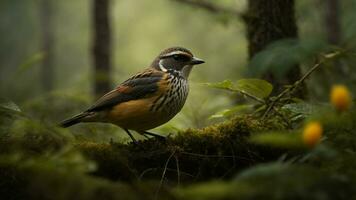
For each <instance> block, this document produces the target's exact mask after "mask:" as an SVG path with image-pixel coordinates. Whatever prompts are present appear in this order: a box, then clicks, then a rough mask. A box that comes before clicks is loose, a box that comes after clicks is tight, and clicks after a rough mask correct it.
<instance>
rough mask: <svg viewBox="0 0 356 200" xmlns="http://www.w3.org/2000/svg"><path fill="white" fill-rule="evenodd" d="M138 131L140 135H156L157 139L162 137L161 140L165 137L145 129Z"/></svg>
mask: <svg viewBox="0 0 356 200" xmlns="http://www.w3.org/2000/svg"><path fill="white" fill-rule="evenodd" d="M139 133H140V134H142V135H150V136H153V137H156V138H158V139H163V140H165V139H166V137H164V136H162V135H158V134H155V133H150V132H147V131H139Z"/></svg>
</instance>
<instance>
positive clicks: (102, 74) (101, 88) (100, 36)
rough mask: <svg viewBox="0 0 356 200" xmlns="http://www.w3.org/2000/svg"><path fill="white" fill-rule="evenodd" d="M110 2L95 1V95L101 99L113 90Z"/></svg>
mask: <svg viewBox="0 0 356 200" xmlns="http://www.w3.org/2000/svg"><path fill="white" fill-rule="evenodd" d="M109 6H110V0H93V33H94V35H93V49H92V53H93V62H94V94H95V96H96V97H99V96H101V95H103V94H105V93H106V92H108V91H109V90H110V89H111V77H110V73H111V29H110V17H109V16H110V13H109Z"/></svg>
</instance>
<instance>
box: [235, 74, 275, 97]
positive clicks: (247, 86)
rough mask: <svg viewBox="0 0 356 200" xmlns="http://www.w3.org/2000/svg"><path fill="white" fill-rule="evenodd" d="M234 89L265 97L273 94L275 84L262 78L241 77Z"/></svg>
mask: <svg viewBox="0 0 356 200" xmlns="http://www.w3.org/2000/svg"><path fill="white" fill-rule="evenodd" d="M234 89H235V90H238V91H242V92H244V93H247V94H249V95H251V96H255V97H258V98H261V99H263V98H266V97H268V96H269V95H270V94H271V92H272V90H273V86H272V84H270V83H269V82H267V81H265V80H262V79H241V80H238V81H237V82H236V86H235V88H234Z"/></svg>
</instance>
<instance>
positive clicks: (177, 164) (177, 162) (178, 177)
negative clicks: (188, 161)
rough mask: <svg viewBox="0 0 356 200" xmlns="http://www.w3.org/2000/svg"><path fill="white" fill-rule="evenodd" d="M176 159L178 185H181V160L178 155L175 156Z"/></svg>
mask: <svg viewBox="0 0 356 200" xmlns="http://www.w3.org/2000/svg"><path fill="white" fill-rule="evenodd" d="M174 158H175V160H176V166H177V186H179V185H180V170H179V160H178V157H177V156H174Z"/></svg>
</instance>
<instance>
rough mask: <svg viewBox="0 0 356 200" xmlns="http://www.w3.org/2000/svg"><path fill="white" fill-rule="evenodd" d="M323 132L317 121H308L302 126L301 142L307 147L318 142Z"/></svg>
mask: <svg viewBox="0 0 356 200" xmlns="http://www.w3.org/2000/svg"><path fill="white" fill-rule="evenodd" d="M322 133H323V127H322V126H321V124H320V123H319V122H310V123H308V124H307V125H306V126H305V127H304V131H303V142H304V144H306V145H307V146H309V147H314V146H315V145H316V144H318V143H319V141H320V138H321V136H322Z"/></svg>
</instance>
